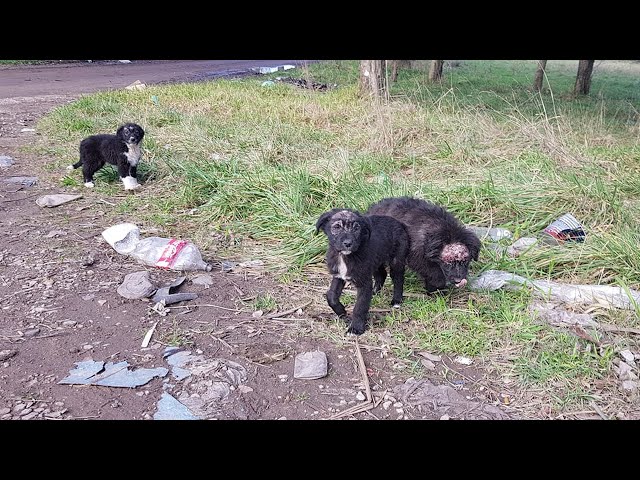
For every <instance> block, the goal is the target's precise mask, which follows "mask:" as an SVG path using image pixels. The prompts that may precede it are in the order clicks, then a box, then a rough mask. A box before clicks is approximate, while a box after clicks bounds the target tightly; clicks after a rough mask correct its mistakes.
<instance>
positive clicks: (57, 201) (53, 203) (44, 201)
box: [36, 193, 82, 207]
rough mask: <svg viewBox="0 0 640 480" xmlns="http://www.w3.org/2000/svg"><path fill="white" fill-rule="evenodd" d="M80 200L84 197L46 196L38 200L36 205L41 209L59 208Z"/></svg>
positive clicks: (61, 194) (60, 194)
mask: <svg viewBox="0 0 640 480" xmlns="http://www.w3.org/2000/svg"><path fill="white" fill-rule="evenodd" d="M79 198H82V195H67V194H63V193H59V194H54V195H44V196H42V197H40V198H38V199H36V203H37V204H38V205H39V206H40V207H57V206H58V205H62V204H64V203H68V202H71V201H73V200H77V199H79Z"/></svg>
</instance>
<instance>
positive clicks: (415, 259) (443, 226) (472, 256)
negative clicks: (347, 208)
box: [367, 197, 481, 293]
mask: <svg viewBox="0 0 640 480" xmlns="http://www.w3.org/2000/svg"><path fill="white" fill-rule="evenodd" d="M367 214H368V215H389V216H390V217H393V218H395V219H396V220H399V221H400V222H402V223H403V224H404V225H405V226H406V227H407V232H408V233H409V238H410V241H411V249H410V252H409V255H408V256H407V263H408V265H409V267H410V268H411V269H412V270H414V271H415V272H417V273H418V274H419V275H420V276H421V277H422V278H423V280H424V284H425V288H426V289H427V291H428V292H430V293H431V292H434V291H436V290H440V289H444V288H446V287H449V286H451V285H456V286H464V285H465V284H466V279H467V275H468V273H469V264H470V263H471V260H478V255H479V253H480V245H481V244H480V239H479V238H478V237H477V236H476V234H475V233H473V232H472V231H471V230H469V229H467V228H466V227H465V226H464V225H463V224H462V223H461V222H460V221H459V220H458V219H457V218H455V217H454V216H453V215H452V214H451V213H449V212H447V211H446V210H445V209H444V208H443V207H441V206H439V205H435V204H433V203H429V202H426V201H424V200H420V199H417V198H411V197H399V198H385V199H383V200H381V201H379V202H378V203H376V204H374V205H372V206H370V207H369V210H367ZM460 245H463V246H464V247H466V251H467V252H468V254H466V255H464V254H460V255H458V256H457V258H455V259H454V260H451V259H449V260H448V261H447V258H446V255H445V258H444V259H443V249H445V248H446V250H445V252H450V251H451V250H453V251H457V252H461V251H462V252H464V251H465V248H464V247H461V246H460Z"/></svg>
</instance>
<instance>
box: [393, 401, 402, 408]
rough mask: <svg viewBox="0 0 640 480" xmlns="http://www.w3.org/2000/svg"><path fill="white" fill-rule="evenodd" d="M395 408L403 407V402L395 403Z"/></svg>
mask: <svg viewBox="0 0 640 480" xmlns="http://www.w3.org/2000/svg"><path fill="white" fill-rule="evenodd" d="M393 406H394V408H400V407H402V402H396V403H394V404H393Z"/></svg>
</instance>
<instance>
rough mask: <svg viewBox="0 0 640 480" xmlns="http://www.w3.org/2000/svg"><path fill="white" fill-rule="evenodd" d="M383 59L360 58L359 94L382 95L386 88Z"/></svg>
mask: <svg viewBox="0 0 640 480" xmlns="http://www.w3.org/2000/svg"><path fill="white" fill-rule="evenodd" d="M384 63H385V61H384V60H360V81H359V84H358V87H359V89H360V95H361V96H370V95H372V96H374V97H377V98H380V97H382V96H383V95H384V94H385V92H386V90H387V88H386V78H385V72H384Z"/></svg>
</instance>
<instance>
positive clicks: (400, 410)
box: [396, 408, 404, 415]
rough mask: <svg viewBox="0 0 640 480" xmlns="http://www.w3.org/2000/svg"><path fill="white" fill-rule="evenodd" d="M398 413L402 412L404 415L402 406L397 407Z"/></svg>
mask: <svg viewBox="0 0 640 480" xmlns="http://www.w3.org/2000/svg"><path fill="white" fill-rule="evenodd" d="M396 413H401V414H403V415H404V410H403V409H402V408H396Z"/></svg>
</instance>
